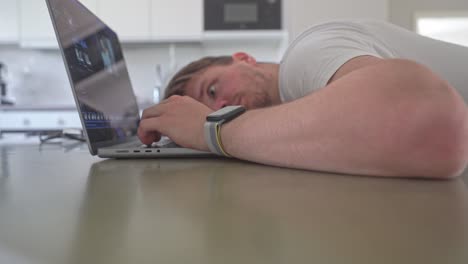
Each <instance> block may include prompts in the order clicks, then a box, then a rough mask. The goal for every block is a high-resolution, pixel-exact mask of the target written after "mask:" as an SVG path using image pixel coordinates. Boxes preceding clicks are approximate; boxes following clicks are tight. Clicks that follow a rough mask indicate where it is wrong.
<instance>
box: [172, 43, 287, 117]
mask: <svg viewBox="0 0 468 264" xmlns="http://www.w3.org/2000/svg"><path fill="white" fill-rule="evenodd" d="M277 75H278V67H277V65H274V64H264V63H257V61H256V60H255V58H253V57H252V56H250V55H249V54H246V53H243V52H239V53H235V54H234V55H232V56H220V57H205V58H202V59H200V60H197V61H194V62H192V63H190V64H188V65H187V66H185V67H184V68H182V69H181V70H180V71H179V72H178V73H177V74H176V75H175V76H174V77H173V78H172V80H171V81H170V82H169V84H168V86H167V88H166V92H165V96H164V97H165V98H168V97H170V96H172V95H187V96H190V97H193V98H194V99H196V100H198V101H200V102H202V103H204V104H205V105H207V106H208V107H210V108H212V109H213V110H217V109H220V108H222V107H224V106H227V105H239V104H241V105H244V106H245V107H247V108H250V109H251V108H259V107H266V106H270V105H272V104H274V103H277V101H278V100H279V99H278V98H277V97H278V96H277V94H278V91H277V90H278V79H277Z"/></svg>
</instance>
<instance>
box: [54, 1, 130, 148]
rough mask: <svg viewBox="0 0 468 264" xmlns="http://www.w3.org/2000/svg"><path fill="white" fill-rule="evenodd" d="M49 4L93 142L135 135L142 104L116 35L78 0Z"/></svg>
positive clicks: (80, 108)
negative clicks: (139, 109) (136, 96)
mask: <svg viewBox="0 0 468 264" xmlns="http://www.w3.org/2000/svg"><path fill="white" fill-rule="evenodd" d="M50 4H51V10H52V15H53V17H54V20H55V24H56V28H57V33H58V39H59V41H60V43H61V46H62V48H63V52H64V57H65V61H66V64H67V67H68V71H69V74H70V78H71V81H72V83H73V86H74V87H73V88H74V90H75V97H76V99H77V101H78V104H79V110H80V112H81V115H82V118H83V120H84V124H85V127H86V132H87V134H88V137H89V140H90V141H91V142H92V143H98V142H106V141H115V140H124V139H126V138H127V137H130V136H134V135H136V132H137V129H138V122H139V113H138V106H137V102H136V98H135V95H134V93H133V90H132V86H131V83H130V78H129V75H128V71H127V67H126V65H125V60H124V57H123V53H122V49H121V46H120V43H119V40H118V37H117V35H116V34H115V32H114V31H112V30H111V29H110V28H109V27H107V26H106V25H105V24H104V23H103V22H102V21H100V20H99V19H98V18H97V17H96V16H95V15H93V14H92V13H91V12H90V11H88V10H87V9H86V8H85V7H83V6H82V5H81V4H80V3H78V2H77V1H76V0H50Z"/></svg>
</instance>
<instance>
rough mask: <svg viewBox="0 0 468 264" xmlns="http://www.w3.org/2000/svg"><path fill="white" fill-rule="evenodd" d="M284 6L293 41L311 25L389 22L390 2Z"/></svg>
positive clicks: (297, 1) (301, 1)
mask: <svg viewBox="0 0 468 264" xmlns="http://www.w3.org/2000/svg"><path fill="white" fill-rule="evenodd" d="M390 1H391V0H390ZM422 1H424V0H421V2H422ZM464 1H466V0H464ZM284 4H285V9H286V26H287V28H288V30H289V32H290V39H291V40H292V39H294V38H295V37H297V36H298V34H300V33H301V32H302V31H303V30H305V29H307V28H308V27H310V26H311V25H313V24H316V23H320V22H324V21H327V20H333V19H348V18H365V19H378V20H388V0H353V1H347V0H284Z"/></svg>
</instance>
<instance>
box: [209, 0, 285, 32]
mask: <svg viewBox="0 0 468 264" xmlns="http://www.w3.org/2000/svg"><path fill="white" fill-rule="evenodd" d="M281 10H282V3H281V0H204V13H205V14H204V17H205V30H281V29H282V11H281Z"/></svg>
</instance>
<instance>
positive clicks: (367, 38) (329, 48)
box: [288, 22, 383, 98]
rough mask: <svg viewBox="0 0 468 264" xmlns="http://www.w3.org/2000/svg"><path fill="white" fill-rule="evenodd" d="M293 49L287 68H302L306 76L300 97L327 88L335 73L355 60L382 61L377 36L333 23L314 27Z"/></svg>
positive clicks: (351, 25) (352, 24) (354, 27)
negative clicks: (362, 57) (368, 58)
mask: <svg viewBox="0 0 468 264" xmlns="http://www.w3.org/2000/svg"><path fill="white" fill-rule="evenodd" d="M293 45H294V46H293V47H292V48H291V53H292V54H290V57H291V59H292V62H291V63H288V64H295V65H300V68H301V69H298V68H296V69H295V70H299V71H302V72H303V74H302V76H303V80H302V85H301V87H302V89H301V91H295V92H299V93H300V96H304V95H306V94H308V93H310V92H312V91H314V90H318V89H320V88H323V87H325V86H326V85H327V83H328V82H329V80H330V79H331V78H332V77H333V75H334V74H335V73H336V71H338V69H339V68H340V67H341V66H343V65H344V64H345V63H346V62H348V61H349V60H351V59H353V58H356V57H359V56H365V55H370V56H375V57H378V58H382V57H383V56H382V55H381V54H380V53H381V52H380V50H382V49H381V47H379V43H378V41H377V40H376V39H375V36H372V35H371V34H369V33H368V32H367V30H366V29H365V27H363V26H361V25H359V24H356V23H347V22H331V23H327V24H322V25H319V26H317V27H313V28H311V29H310V30H309V31H308V32H306V33H305V34H304V36H302V38H300V39H299V40H297V41H296V43H294V44H293ZM293 68H295V67H294V66H293ZM293 71H294V69H293ZM291 92H292V91H291ZM294 97H296V98H297V97H299V94H297V95H296V96H294Z"/></svg>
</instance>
